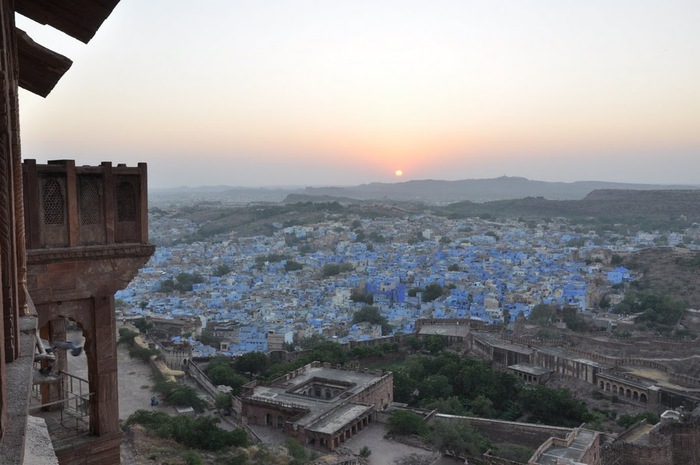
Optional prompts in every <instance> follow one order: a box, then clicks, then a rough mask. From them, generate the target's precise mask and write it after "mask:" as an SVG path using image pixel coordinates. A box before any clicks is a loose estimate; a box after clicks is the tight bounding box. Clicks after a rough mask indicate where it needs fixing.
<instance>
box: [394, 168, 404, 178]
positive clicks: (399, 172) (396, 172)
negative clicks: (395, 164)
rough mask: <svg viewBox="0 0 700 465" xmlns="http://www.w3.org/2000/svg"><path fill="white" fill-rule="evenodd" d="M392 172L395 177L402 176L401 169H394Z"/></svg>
mask: <svg viewBox="0 0 700 465" xmlns="http://www.w3.org/2000/svg"><path fill="white" fill-rule="evenodd" d="M394 174H395V175H396V177H397V178H400V177H401V176H403V171H401V170H396V171H395V172H394Z"/></svg>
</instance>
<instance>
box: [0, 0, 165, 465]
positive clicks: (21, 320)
mask: <svg viewBox="0 0 700 465" xmlns="http://www.w3.org/2000/svg"><path fill="white" fill-rule="evenodd" d="M117 3H118V0H101V1H99V2H98V1H94V0H76V1H71V2H46V1H43V0H14V1H9V0H0V37H1V41H2V49H1V51H0V67H1V71H2V72H1V73H0V82H1V83H2V91H3V92H2V98H1V99H0V104H1V105H2V107H1V112H2V113H1V114H2V121H3V124H2V128H0V272H1V274H0V277H1V278H0V284H1V285H0V302H1V305H2V318H1V319H0V339H1V340H0V342H1V343H0V461H1V462H2V463H3V464H4V465H15V464H22V463H29V462H32V463H42V464H55V463H60V464H61V465H73V464H76V465H77V464H80V465H82V464H89V463H90V464H91V463H100V464H104V465H109V464H118V463H120V458H119V449H120V445H121V442H122V433H121V431H120V429H119V408H118V407H119V399H118V390H117V353H116V322H115V315H114V293H115V292H116V291H117V290H119V289H123V288H124V287H126V285H127V284H128V283H129V281H130V280H131V279H132V278H133V277H134V276H135V274H136V273H137V271H138V269H139V268H140V267H141V266H143V265H144V264H145V263H146V261H147V260H148V258H149V257H150V255H151V254H152V253H153V246H151V245H149V244H148V223H147V210H148V208H147V206H148V201H147V189H146V186H147V184H146V183H147V173H146V166H145V164H139V165H138V167H125V166H122V165H118V166H113V165H112V164H111V163H102V164H101V165H100V166H94V167H85V166H83V167H77V166H75V163H74V162H72V161H66V160H63V161H56V162H49V163H48V164H46V165H38V164H37V163H36V162H34V161H33V160H26V161H24V162H22V156H21V145H20V133H19V101H18V87H20V86H21V87H23V88H24V89H26V90H28V91H30V92H33V93H35V94H37V95H40V96H44V97H45V96H47V95H48V94H49V93H50V92H51V90H52V89H53V87H54V86H55V85H56V83H57V82H58V80H59V79H60V78H61V77H62V76H63V74H64V73H65V72H66V71H67V70H68V68H70V66H71V64H72V63H71V61H70V60H69V59H68V58H66V57H63V56H61V55H59V54H57V53H55V52H53V51H51V50H48V49H46V48H44V47H42V46H41V45H39V44H37V43H35V42H34V41H32V40H31V39H30V38H29V36H28V35H27V34H26V33H24V32H23V31H21V30H19V29H17V28H16V27H15V19H14V18H15V13H19V14H22V15H24V16H26V17H28V18H30V19H32V20H34V21H37V22H38V23H40V24H48V25H50V26H52V27H54V28H55V29H58V30H60V31H62V32H64V33H66V34H68V35H70V36H71V37H74V38H76V39H78V40H80V41H82V42H85V43H87V42H89V41H90V39H91V38H92V37H93V36H94V34H95V33H96V32H97V30H98V29H99V27H100V26H101V24H102V22H103V21H104V20H105V19H106V18H107V17H108V16H109V14H110V13H111V12H112V10H113V8H114V7H115V6H116V5H117ZM69 325H75V327H77V328H78V330H79V331H80V332H81V333H82V338H83V339H84V343H81V344H80V345H77V344H75V343H73V342H72V341H70V342H69V341H67V327H68V326H69ZM83 350H84V353H85V355H86V358H87V368H88V376H87V379H83V378H80V377H78V376H75V375H73V374H71V373H69V372H68V370H67V357H70V356H71V355H69V354H70V353H72V354H74V355H77V354H80V353H82V351H83ZM46 436H49V437H50V439H51V441H50V444H52V447H48V448H47V449H48V450H43V449H41V448H40V447H25V443H29V442H31V443H32V444H36V443H41V442H42V441H36V439H37V437H39V438H42V437H43V438H45V437H46ZM45 442H46V441H44V443H45Z"/></svg>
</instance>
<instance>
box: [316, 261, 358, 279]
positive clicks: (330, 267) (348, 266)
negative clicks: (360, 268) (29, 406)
mask: <svg viewBox="0 0 700 465" xmlns="http://www.w3.org/2000/svg"><path fill="white" fill-rule="evenodd" d="M354 269H355V267H354V266H352V263H326V264H325V265H323V268H321V275H322V276H323V277H324V278H328V277H329V276H335V275H338V274H340V273H344V272H346V271H352V270H354Z"/></svg>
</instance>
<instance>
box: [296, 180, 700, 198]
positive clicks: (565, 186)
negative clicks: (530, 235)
mask: <svg viewBox="0 0 700 465" xmlns="http://www.w3.org/2000/svg"><path fill="white" fill-rule="evenodd" d="M698 187H700V186H681V185H677V186H676V185H655V184H626V183H616V182H602V181H577V182H570V183H567V182H546V181H531V180H529V179H526V178H521V177H508V176H502V177H500V178H492V179H464V180H460V181H435V180H422V181H406V182H399V183H371V184H362V185H359V186H355V187H307V188H305V189H303V190H300V191H295V194H305V195H308V196H325V197H326V198H350V199H357V200H401V201H409V202H426V203H442V204H445V203H452V202H458V201H462V200H469V201H472V202H488V201H493V200H507V199H521V198H524V197H544V198H546V199H550V200H577V199H583V198H584V197H586V196H587V195H588V194H589V193H591V192H592V191H594V190H601V189H625V190H638V191H639V190H675V189H697V188H698Z"/></svg>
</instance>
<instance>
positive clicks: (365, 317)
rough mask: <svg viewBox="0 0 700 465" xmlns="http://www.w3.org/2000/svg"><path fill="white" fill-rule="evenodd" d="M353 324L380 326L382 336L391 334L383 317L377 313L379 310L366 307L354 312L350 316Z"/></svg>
mask: <svg viewBox="0 0 700 465" xmlns="http://www.w3.org/2000/svg"><path fill="white" fill-rule="evenodd" d="M352 322H353V324H357V323H363V322H367V323H370V324H373V325H381V327H382V334H385V335H386V334H389V333H391V330H392V327H391V325H390V324H389V322H388V320H387V319H386V317H385V316H383V315H382V314H381V313H379V308H377V307H374V306H371V305H366V306H364V307H362V308H361V309H360V310H358V311H356V312H355V313H354V314H353V316H352Z"/></svg>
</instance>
